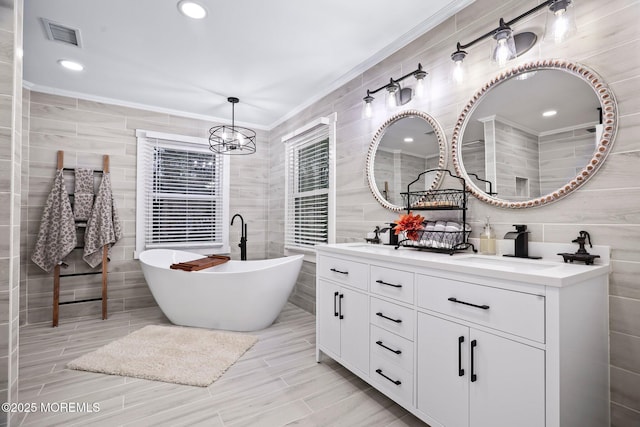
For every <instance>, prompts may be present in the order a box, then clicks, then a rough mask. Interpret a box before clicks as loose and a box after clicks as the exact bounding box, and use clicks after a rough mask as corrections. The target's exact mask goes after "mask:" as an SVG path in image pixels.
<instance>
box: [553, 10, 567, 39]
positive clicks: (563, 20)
mask: <svg viewBox="0 0 640 427" xmlns="http://www.w3.org/2000/svg"><path fill="white" fill-rule="evenodd" d="M565 12H566V9H558V10H556V12H555V15H556V18H555V20H554V23H553V40H554V41H555V42H556V43H561V42H562V41H563V40H564V39H565V38H566V37H567V34H568V33H569V20H568V19H567V16H566V15H565Z"/></svg>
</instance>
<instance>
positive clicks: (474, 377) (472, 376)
mask: <svg viewBox="0 0 640 427" xmlns="http://www.w3.org/2000/svg"><path fill="white" fill-rule="evenodd" d="M477 346H478V342H477V341H476V340H473V341H471V382H472V383H474V382H476V381H477V380H478V376H477V375H476V373H475V372H474V367H473V353H474V351H473V350H474V349H475V348H476V347H477Z"/></svg>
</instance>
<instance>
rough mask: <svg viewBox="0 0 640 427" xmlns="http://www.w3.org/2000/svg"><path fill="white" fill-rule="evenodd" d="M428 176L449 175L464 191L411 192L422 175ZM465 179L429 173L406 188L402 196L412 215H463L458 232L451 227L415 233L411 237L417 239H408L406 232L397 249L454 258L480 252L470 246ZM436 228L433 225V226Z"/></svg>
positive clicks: (432, 228) (431, 170)
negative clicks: (469, 251)
mask: <svg viewBox="0 0 640 427" xmlns="http://www.w3.org/2000/svg"><path fill="white" fill-rule="evenodd" d="M429 172H446V173H448V174H449V175H450V176H451V177H452V178H456V179H459V180H460V182H461V184H462V190H457V189H442V190H423V191H411V185H413V184H415V183H416V182H418V181H419V180H420V177H422V175H424V174H426V173H429ZM466 188H467V187H466V183H465V180H464V178H462V177H459V176H457V175H453V174H452V173H451V171H449V170H448V169H428V170H426V171H424V172H422V173H420V174H419V175H418V177H417V178H416V179H415V180H413V181H412V182H410V183H409V185H407V192H406V193H400V195H401V196H402V200H403V202H404V204H405V205H406V207H407V213H410V212H411V211H441V210H457V211H461V212H462V215H461V216H462V223H461V224H460V227H458V229H456V230H452V229H451V228H452V227H450V226H449V227H446V228H444V229H443V227H439V228H438V227H437V225H436V227H429V226H427V227H426V228H424V229H422V230H413V231H410V233H411V234H412V235H413V236H414V237H415V236H417V239H415V240H413V239H409V238H407V232H404V233H403V236H404V238H400V239H399V240H398V244H397V245H396V249H398V248H399V247H400V246H405V247H411V248H416V249H422V250H429V251H434V252H445V253H449V254H450V255H453V253H455V252H457V251H462V250H466V249H469V248H472V249H473V251H474V252H477V250H476V248H475V247H474V246H473V244H472V243H469V242H468V239H469V234H471V230H470V228H468V226H467V195H468V193H467V191H466ZM432 225H433V224H432Z"/></svg>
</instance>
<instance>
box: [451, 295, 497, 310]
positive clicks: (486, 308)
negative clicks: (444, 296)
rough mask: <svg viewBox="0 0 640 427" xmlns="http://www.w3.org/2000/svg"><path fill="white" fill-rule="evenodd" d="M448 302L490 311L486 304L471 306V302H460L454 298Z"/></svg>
mask: <svg viewBox="0 0 640 427" xmlns="http://www.w3.org/2000/svg"><path fill="white" fill-rule="evenodd" d="M448 300H449V301H451V302H455V303H458V304H464V305H470V306H471V307H475V308H481V309H483V310H489V306H488V305H486V304H484V305H477V304H471V303H470V302H464V301H459V300H457V299H456V298H453V297H451V298H448Z"/></svg>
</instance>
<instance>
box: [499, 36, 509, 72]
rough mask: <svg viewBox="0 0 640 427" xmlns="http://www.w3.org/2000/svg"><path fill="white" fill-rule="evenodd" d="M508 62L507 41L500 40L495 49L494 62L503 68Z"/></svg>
mask: <svg viewBox="0 0 640 427" xmlns="http://www.w3.org/2000/svg"><path fill="white" fill-rule="evenodd" d="M508 60H509V47H508V46H507V39H500V40H498V47H497V48H496V62H497V63H498V65H499V66H500V67H504V66H505V65H506V63H507V61H508Z"/></svg>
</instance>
